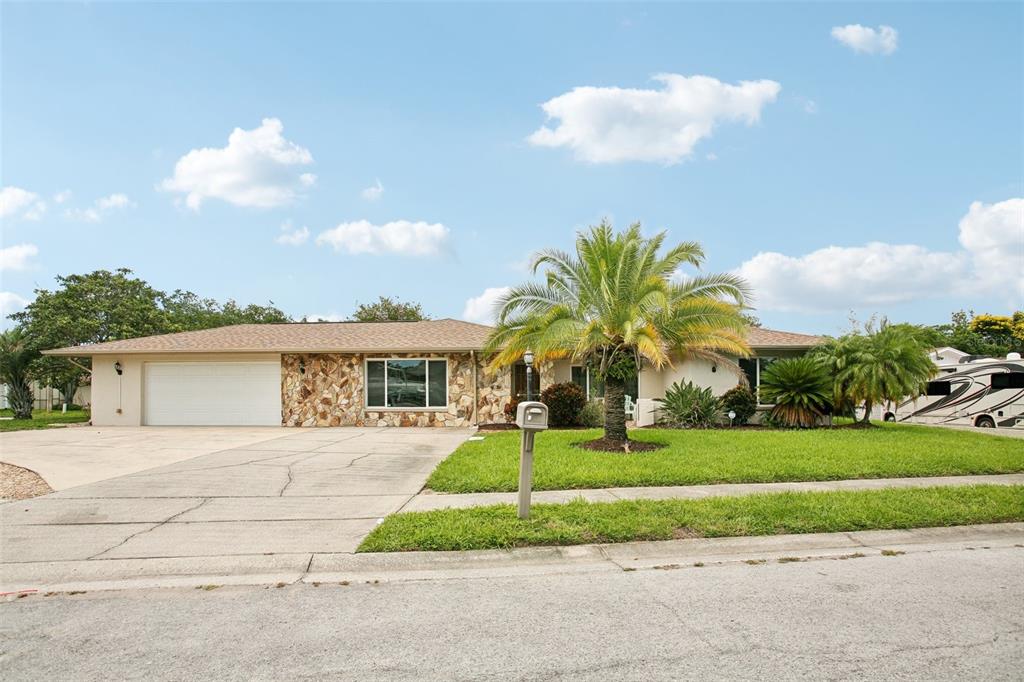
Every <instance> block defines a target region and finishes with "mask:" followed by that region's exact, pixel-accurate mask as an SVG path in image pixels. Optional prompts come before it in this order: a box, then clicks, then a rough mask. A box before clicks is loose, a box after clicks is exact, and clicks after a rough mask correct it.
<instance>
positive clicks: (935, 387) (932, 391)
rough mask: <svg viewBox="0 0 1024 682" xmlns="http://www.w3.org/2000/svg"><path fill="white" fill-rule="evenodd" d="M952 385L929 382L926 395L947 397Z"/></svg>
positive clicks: (945, 382) (946, 382)
mask: <svg viewBox="0 0 1024 682" xmlns="http://www.w3.org/2000/svg"><path fill="white" fill-rule="evenodd" d="M951 389H952V385H951V384H950V383H949V382H948V381H929V382H928V389H927V390H926V391H925V393H926V394H927V395H949V393H950V390H951Z"/></svg>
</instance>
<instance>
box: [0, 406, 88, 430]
mask: <svg viewBox="0 0 1024 682" xmlns="http://www.w3.org/2000/svg"><path fill="white" fill-rule="evenodd" d="M12 414H13V413H12V412H11V410H9V409H4V410H0V417H10V416H11V415H12ZM87 421H89V413H88V412H87V411H86V410H68V411H67V412H66V413H62V412H61V411H60V410H59V409H57V410H53V411H51V412H47V411H46V410H36V411H34V412H33V413H32V418H31V419H0V431H28V430H30V429H47V428H50V424H77V423H80V422H87Z"/></svg>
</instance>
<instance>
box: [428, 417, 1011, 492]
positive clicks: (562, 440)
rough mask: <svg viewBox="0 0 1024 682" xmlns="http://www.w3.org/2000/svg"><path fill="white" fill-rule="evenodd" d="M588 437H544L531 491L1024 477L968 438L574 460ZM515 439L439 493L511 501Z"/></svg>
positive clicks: (715, 443) (699, 445)
mask: <svg viewBox="0 0 1024 682" xmlns="http://www.w3.org/2000/svg"><path fill="white" fill-rule="evenodd" d="M599 435H600V432H599V431H597V430H593V431H556V430H552V431H545V432H542V433H540V434H538V435H537V440H536V446H535V449H534V453H535V454H534V473H533V475H534V489H536V490H568V489H577V488H610V487H632V486H656V485H698V484H707V483H764V482H772V481H824V480H840V479H847V478H891V477H903V476H948V475H964V474H1005V473H1015V472H1021V471H1024V441H1020V440H1018V439H1015V438H1003V437H998V436H991V435H986V434H981V433H972V432H968V431H956V430H953V429H939V428H934V427H927V426H908V425H896V424H886V425H882V426H877V427H875V428H870V429H848V428H834V429H816V430H806V431H795V430H739V429H737V430H728V429H715V430H707V431H700V430H665V429H636V430H634V431H631V432H630V437H631V438H634V439H636V440H647V441H657V442H661V443H666V444H667V445H668V447H666V448H663V449H661V450H657V451H654V452H642V453H634V454H628V455H627V454H624V453H604V452H594V451H591V450H583V449H581V448H578V447H575V446H574V443H578V442H580V441H584V440H589V439H592V438H596V437H598V436H599ZM518 467H519V433H518V432H515V431H504V432H496V433H490V434H487V435H486V438H485V439H484V440H482V441H469V442H466V443H464V444H463V445H462V446H460V447H459V449H458V450H456V451H455V452H454V453H452V455H451V456H449V457H448V458H447V459H446V460H444V461H443V462H441V464H440V465H438V467H437V469H435V470H434V472H433V473H432V474H431V476H430V479H429V480H428V481H427V486H428V487H429V488H432V489H433V490H437V491H439V492H451V493H465V492H494V491H514V490H516V486H517V476H518V474H517V472H518Z"/></svg>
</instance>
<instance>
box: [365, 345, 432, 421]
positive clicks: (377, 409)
mask: <svg viewBox="0 0 1024 682" xmlns="http://www.w3.org/2000/svg"><path fill="white" fill-rule="evenodd" d="M394 360H406V361H412V362H422V363H424V399H425V401H426V403H427V404H426V405H424V406H423V407H390V406H388V405H371V404H370V382H369V381H368V379H369V376H370V363H371V362H383V363H384V402H385V403H387V401H388V362H390V361H394ZM431 362H443V363H444V405H431V404H430V363H431ZM448 377H449V372H448V358H447V357H436V358H431V357H415V358H402V357H366V358H364V359H363V408H364V409H365V410H368V411H373V412H384V411H387V412H444V411H446V410H447V409H448V404H449V401H450V400H451V395H450V393H451V387H450V386H449V384H448Z"/></svg>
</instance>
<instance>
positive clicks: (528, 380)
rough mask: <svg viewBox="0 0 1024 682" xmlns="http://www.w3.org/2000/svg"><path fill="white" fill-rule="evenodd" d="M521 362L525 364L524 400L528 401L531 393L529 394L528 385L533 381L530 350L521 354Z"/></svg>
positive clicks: (531, 352) (531, 353)
mask: <svg viewBox="0 0 1024 682" xmlns="http://www.w3.org/2000/svg"><path fill="white" fill-rule="evenodd" d="M523 362H525V363H526V399H527V400H530V395H531V393H530V384H531V383H532V379H533V351H532V350H529V349H527V351H526V352H525V353H523Z"/></svg>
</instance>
